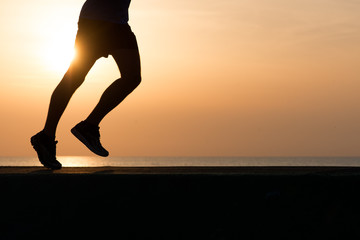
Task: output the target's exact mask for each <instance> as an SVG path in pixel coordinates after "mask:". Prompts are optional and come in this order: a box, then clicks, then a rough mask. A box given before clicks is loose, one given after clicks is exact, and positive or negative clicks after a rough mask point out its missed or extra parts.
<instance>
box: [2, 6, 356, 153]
mask: <svg viewBox="0 0 360 240" xmlns="http://www.w3.org/2000/svg"><path fill="white" fill-rule="evenodd" d="M83 2H84V1H81V0H77V1H74V0H62V1H49V0H32V1H25V0H0V3H1V5H2V7H1V8H0V22H1V23H0V34H1V44H0V51H1V54H0V66H1V71H0V81H1V88H0V100H1V101H0V114H1V124H0V132H1V135H0V143H1V144H0V155H2V156H32V155H35V152H34V151H33V150H32V148H31V146H30V143H29V138H30V137H31V136H32V135H33V134H35V133H36V132H38V131H39V130H41V128H42V127H43V124H44V121H45V117H46V113H47V108H48V103H49V98H50V95H51V93H52V91H53V89H54V88H55V87H56V85H57V83H58V82H59V81H60V79H61V77H62V75H63V73H64V71H65V70H66V68H67V65H68V62H69V60H68V59H69V56H70V57H71V51H72V48H73V42H74V39H75V34H76V30H77V25H76V24H77V19H78V14H79V11H80V8H81V6H82V4H83ZM359 12H360V2H359V1H353V0H292V1H288V0H272V1H268V0H242V1H239V0H222V1H215V0H197V1H193V0H181V1H180V0H178V1H167V0H152V1H148V0H133V1H132V3H131V7H130V25H131V26H132V29H133V31H134V32H135V34H136V36H137V38H138V42H139V47H140V52H141V59H142V75H143V82H142V84H141V85H140V86H139V88H138V89H137V90H135V92H134V93H133V94H132V95H131V96H129V98H128V99H126V100H125V101H124V102H123V103H122V104H121V105H120V106H119V107H118V108H117V109H116V110H114V111H113V112H112V113H110V114H109V115H108V116H107V117H106V118H105V119H104V121H103V122H102V124H101V134H102V138H101V139H102V142H103V145H104V146H105V147H106V148H107V149H108V150H109V151H110V154H111V155H112V156H359V155H360V137H359V136H360V124H359V123H360V109H359V107H358V105H359V102H360V94H359V89H360V81H359V80H360V69H359V62H360V44H359V42H360V32H359V29H360V14H359ZM117 76H118V72H117V67H116V65H115V63H114V61H113V59H112V58H111V57H110V58H108V59H104V58H103V59H100V60H98V62H97V63H96V65H95V67H94V68H93V69H92V70H91V72H90V73H89V75H88V77H87V79H86V82H85V83H84V84H83V85H82V87H81V88H80V89H79V90H78V91H77V92H76V93H75V95H74V97H73V98H72V99H71V102H70V104H69V106H68V108H67V110H66V112H65V113H64V115H63V118H62V119H61V121H60V124H59V129H58V133H57V139H58V140H59V144H58V150H57V152H58V155H92V154H91V153H90V152H89V151H88V150H87V149H85V147H83V146H82V145H81V144H80V143H79V142H78V141H77V140H76V139H75V138H74V137H73V136H72V135H71V133H70V129H71V128H72V127H73V126H74V125H75V124H76V123H78V122H79V121H81V120H83V119H84V118H86V117H87V115H88V114H89V112H90V111H91V110H92V108H93V107H94V106H95V104H96V103H97V101H98V99H99V97H100V96H101V94H102V92H103V90H105V88H106V87H107V86H108V85H109V84H110V83H111V82H112V81H113V80H115V79H116V78H117Z"/></svg>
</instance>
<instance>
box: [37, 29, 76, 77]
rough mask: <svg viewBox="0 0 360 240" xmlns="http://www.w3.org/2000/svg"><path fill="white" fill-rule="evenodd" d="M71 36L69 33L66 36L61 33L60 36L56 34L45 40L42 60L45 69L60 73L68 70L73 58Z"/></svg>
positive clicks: (73, 37)
mask: <svg viewBox="0 0 360 240" xmlns="http://www.w3.org/2000/svg"><path fill="white" fill-rule="evenodd" d="M70 33H71V35H70ZM72 34H73V33H72V32H71V31H69V33H67V34H66V31H62V33H61V34H59V33H56V34H54V35H52V36H51V37H49V38H48V39H47V43H46V44H45V45H46V46H44V48H43V59H44V60H45V64H46V66H47V68H49V69H51V70H52V71H56V72H62V73H65V71H66V70H67V69H68V67H69V65H70V63H71V60H72V59H73V58H74V56H75V49H74V41H75V36H73V35H72Z"/></svg>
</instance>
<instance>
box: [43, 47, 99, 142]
mask: <svg viewBox="0 0 360 240" xmlns="http://www.w3.org/2000/svg"><path fill="white" fill-rule="evenodd" d="M96 60H97V58H95V57H93V56H88V55H86V54H78V55H77V56H76V57H75V59H74V60H73V61H72V63H71V65H70V67H69V69H68V71H67V72H66V73H65V75H64V77H63V79H62V80H61V82H60V83H59V84H58V86H57V87H56V88H55V90H54V92H53V94H52V96H51V100H50V106H49V111H48V115H47V119H46V123H45V127H44V132H45V134H47V135H48V136H50V137H53V138H55V133H56V128H57V125H58V123H59V120H60V118H61V116H62V114H63V112H64V111H65V108H66V106H67V104H68V103H69V101H70V98H71V96H72V95H73V93H74V92H75V91H76V89H77V88H78V87H79V86H80V85H81V84H82V83H83V81H84V79H85V77H86V75H87V73H88V72H89V71H90V69H91V67H92V66H93V65H94V63H95V62H96Z"/></svg>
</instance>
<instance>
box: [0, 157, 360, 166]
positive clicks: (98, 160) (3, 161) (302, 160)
mask: <svg viewBox="0 0 360 240" xmlns="http://www.w3.org/2000/svg"><path fill="white" fill-rule="evenodd" d="M57 158H58V160H59V161H60V162H61V163H62V165H63V166H64V167H190V166H194V167H196V166H200V167H206V166H208V167H241V166H244V167H306V166H309V167H360V157H107V158H102V157H95V156H59V157H57ZM7 166H10V167H35V166H42V165H41V164H40V162H39V161H38V159H37V158H36V157H35V156H34V157H0V167H7Z"/></svg>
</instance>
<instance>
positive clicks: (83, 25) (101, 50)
mask: <svg viewBox="0 0 360 240" xmlns="http://www.w3.org/2000/svg"><path fill="white" fill-rule="evenodd" d="M75 48H76V50H77V51H80V52H83V53H89V54H92V55H95V56H96V57H98V58H100V57H108V56H109V54H112V52H113V51H115V50H117V49H135V50H137V49H138V45H137V41H136V37H135V35H134V33H133V32H132V31H131V28H130V26H129V25H128V24H117V23H112V22H106V21H101V20H92V19H85V18H80V19H79V23H78V32H77V34H76V40H75Z"/></svg>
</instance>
